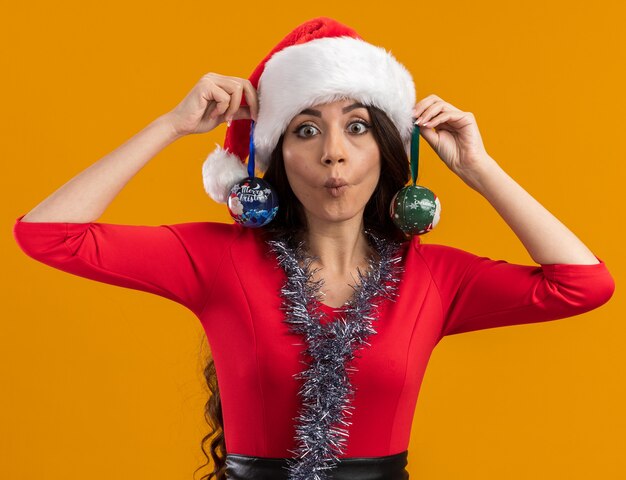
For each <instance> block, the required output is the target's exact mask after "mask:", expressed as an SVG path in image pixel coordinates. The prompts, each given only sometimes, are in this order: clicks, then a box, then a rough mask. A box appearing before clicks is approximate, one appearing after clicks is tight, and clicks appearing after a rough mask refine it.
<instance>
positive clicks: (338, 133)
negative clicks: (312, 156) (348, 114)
mask: <svg viewBox="0 0 626 480" xmlns="http://www.w3.org/2000/svg"><path fill="white" fill-rule="evenodd" d="M344 142H345V138H344V136H343V131H342V129H341V128H340V127H335V126H333V127H330V128H329V129H328V130H327V133H326V136H325V138H324V150H323V152H322V163H323V164H324V165H327V166H333V165H335V164H337V163H345V161H346V149H345V143H344Z"/></svg>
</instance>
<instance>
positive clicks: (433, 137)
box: [413, 95, 493, 180]
mask: <svg viewBox="0 0 626 480" xmlns="http://www.w3.org/2000/svg"><path fill="white" fill-rule="evenodd" d="M413 118H417V120H418V126H419V127H420V134H421V135H422V137H424V139H425V140H426V141H427V142H428V144H429V145H430V146H431V147H432V148H433V150H435V152H436V153H437V155H439V157H440V158H441V159H442V160H443V161H444V163H445V164H446V165H447V166H448V167H449V168H450V169H451V170H452V171H453V172H454V173H456V174H457V175H459V176H460V177H461V178H462V179H464V180H465V179H469V177H470V176H471V175H472V174H473V173H474V172H476V171H477V170H478V169H480V167H481V166H483V164H485V163H486V162H489V161H493V159H491V158H490V157H489V155H488V154H487V151H486V150H485V146H484V145H483V140H482V138H481V136H480V132H479V131H478V125H477V124H476V119H475V118H474V114H473V113H471V112H463V111H461V110H459V109H458V108H456V107H455V106H453V105H451V104H449V103H448V102H444V101H443V100H442V99H441V98H439V97H438V96H437V95H429V96H427V97H425V98H423V99H422V100H420V101H419V102H417V103H416V104H415V107H414V108H413ZM433 128H435V129H433Z"/></svg>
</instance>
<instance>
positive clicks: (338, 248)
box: [305, 215, 370, 274]
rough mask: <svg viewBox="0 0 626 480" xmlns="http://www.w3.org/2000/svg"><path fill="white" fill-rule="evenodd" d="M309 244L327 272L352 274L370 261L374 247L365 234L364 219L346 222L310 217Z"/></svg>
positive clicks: (308, 222) (310, 249) (306, 237)
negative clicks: (370, 254)
mask: <svg viewBox="0 0 626 480" xmlns="http://www.w3.org/2000/svg"><path fill="white" fill-rule="evenodd" d="M307 224H308V230H307V232H306V234H305V241H306V245H307V250H308V252H309V254H311V255H313V256H315V257H317V262H316V263H318V264H320V266H322V267H323V268H325V269H326V270H327V271H331V272H334V273H338V274H345V273H346V272H351V271H353V270H354V268H356V267H358V266H361V267H362V266H363V265H364V264H366V262H367V258H368V256H369V253H370V247H369V244H368V241H367V238H366V236H365V232H364V223H363V216H362V215H360V216H355V217H354V218H351V219H349V220H345V221H342V222H327V221H323V220H320V219H317V218H311V217H309V218H307Z"/></svg>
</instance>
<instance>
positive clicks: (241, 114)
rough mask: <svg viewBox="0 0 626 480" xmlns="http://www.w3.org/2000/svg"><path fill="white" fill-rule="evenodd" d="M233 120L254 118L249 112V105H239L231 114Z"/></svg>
mask: <svg viewBox="0 0 626 480" xmlns="http://www.w3.org/2000/svg"><path fill="white" fill-rule="evenodd" d="M232 119H233V120H249V119H253V120H254V118H253V117H252V116H251V114H250V107H247V106H245V105H244V106H242V105H239V109H238V110H237V111H236V112H235V115H233V118H232Z"/></svg>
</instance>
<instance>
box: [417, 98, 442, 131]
mask: <svg viewBox="0 0 626 480" xmlns="http://www.w3.org/2000/svg"><path fill="white" fill-rule="evenodd" d="M445 106H446V105H445V103H444V102H441V101H439V100H437V101H436V102H435V103H433V104H432V105H430V106H429V107H428V108H427V109H426V110H424V111H423V112H422V114H421V115H420V116H419V117H417V119H416V120H415V123H416V124H417V125H425V124H426V123H427V122H428V120H430V119H431V118H433V117H434V116H435V115H437V114H438V113H440V112H441V111H443V109H444V108H445Z"/></svg>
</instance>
